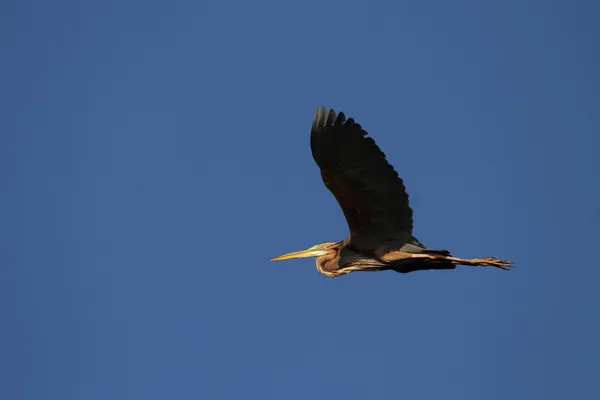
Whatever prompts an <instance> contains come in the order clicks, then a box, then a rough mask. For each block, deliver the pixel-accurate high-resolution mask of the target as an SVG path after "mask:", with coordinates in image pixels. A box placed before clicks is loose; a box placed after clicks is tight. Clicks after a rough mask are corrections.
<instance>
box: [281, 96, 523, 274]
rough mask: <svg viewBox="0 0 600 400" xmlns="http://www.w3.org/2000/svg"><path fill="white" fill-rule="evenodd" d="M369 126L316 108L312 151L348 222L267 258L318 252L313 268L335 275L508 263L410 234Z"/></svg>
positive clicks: (405, 210)
mask: <svg viewBox="0 0 600 400" xmlns="http://www.w3.org/2000/svg"><path fill="white" fill-rule="evenodd" d="M367 135H368V134H367V132H366V131H365V130H364V129H362V127H361V126H360V124H358V123H356V122H355V121H354V120H353V119H352V118H349V119H347V120H346V117H345V116H344V113H343V112H340V113H339V114H337V113H336V112H335V111H334V110H330V111H327V108H325V107H321V108H317V111H316V112H315V116H314V118H313V122H312V129H311V133H310V147H311V150H312V155H313V158H314V160H315V162H316V163H317V165H318V166H319V168H320V170H321V177H322V178H323V182H324V183H325V186H326V187H327V188H328V189H329V190H330V191H331V192H332V193H333V195H334V196H335V198H336V199H337V201H338V203H339V205H340V207H341V208H342V211H343V212H344V216H345V217H346V221H347V223H348V226H349V228H350V236H348V237H347V238H346V239H344V240H342V241H340V242H325V243H321V244H317V245H315V246H312V247H310V248H308V249H306V250H300V251H296V252H293V253H287V254H283V255H281V256H278V257H273V258H272V259H271V260H273V261H276V260H287V259H290V258H301V257H317V259H316V264H317V270H318V271H319V272H320V273H322V274H323V275H325V276H327V277H330V278H334V277H336V276H340V275H344V274H347V273H350V272H354V271H383V270H393V271H396V272H400V273H408V272H412V271H419V270H442V269H446V270H447V269H454V268H455V267H456V265H472V266H492V267H497V268H501V269H510V268H511V267H512V266H513V263H512V262H510V261H503V260H499V259H497V258H496V257H487V258H473V259H465V258H457V257H453V256H451V254H450V252H449V251H447V250H433V249H428V248H427V247H425V246H424V245H423V244H422V243H421V242H419V241H418V240H417V239H416V238H415V237H414V236H413V235H412V230H413V211H412V208H411V207H410V205H409V202H408V194H407V193H406V188H405V187H404V182H403V181H402V179H401V178H400V177H399V176H398V173H397V172H396V171H395V170H394V168H393V167H392V166H391V165H390V164H389V163H388V162H387V160H386V158H385V154H384V153H383V152H382V151H381V150H380V149H379V147H378V146H377V144H375V141H374V140H373V139H372V138H370V137H367Z"/></svg>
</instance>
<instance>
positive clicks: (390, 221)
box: [310, 107, 413, 252]
mask: <svg viewBox="0 0 600 400" xmlns="http://www.w3.org/2000/svg"><path fill="white" fill-rule="evenodd" d="M310 145H311V149H312V154H313V157H314V159H315V161H316V163H317V165H318V166H319V168H320V169H321V177H322V178H323V181H324V183H325V186H327V188H328V189H329V190H330V191H331V192H332V193H333V195H334V196H335V198H336V199H337V201H338V203H339V204H340V207H341V208H342V210H343V212H344V215H345V217H346V221H347V222H348V226H349V228H350V240H351V244H352V245H353V246H354V247H355V248H357V249H359V250H360V251H365V252H368V251H375V250H376V249H377V248H379V247H380V246H381V245H382V244H383V243H388V242H395V243H396V244H398V243H404V242H407V241H408V240H410V238H412V228H413V211H412V209H411V208H410V206H409V203H408V194H407V193H406V188H405V187H404V183H403V182H402V179H401V178H400V177H399V176H398V173H397V172H396V171H395V170H394V168H393V167H392V166H391V165H390V164H389V163H388V162H387V160H386V158H385V154H384V153H383V152H382V151H381V150H380V149H379V147H378V146H377V145H376V144H375V141H374V140H373V139H371V138H370V137H367V132H365V131H364V130H363V129H362V128H361V126H360V125H359V124H357V123H356V122H354V120H353V119H352V118H349V119H348V120H346V117H345V116H344V113H342V112H340V113H339V114H336V112H335V111H334V110H330V111H329V112H328V111H327V109H326V108H325V107H322V108H317V111H316V113H315V117H314V119H313V123H312V130H311V137H310Z"/></svg>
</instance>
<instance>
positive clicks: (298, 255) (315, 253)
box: [271, 247, 327, 261]
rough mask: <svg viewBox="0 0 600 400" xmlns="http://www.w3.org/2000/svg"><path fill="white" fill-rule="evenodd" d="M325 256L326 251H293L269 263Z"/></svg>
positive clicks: (274, 258) (314, 249) (272, 259)
mask: <svg viewBox="0 0 600 400" xmlns="http://www.w3.org/2000/svg"><path fill="white" fill-rule="evenodd" d="M325 254H327V251H326V250H323V249H320V248H315V247H311V248H310V249H306V250H300V251H294V252H293V253H287V254H282V255H280V256H277V257H273V258H271V261H280V260H289V259H290V258H304V257H319V256H322V255H325Z"/></svg>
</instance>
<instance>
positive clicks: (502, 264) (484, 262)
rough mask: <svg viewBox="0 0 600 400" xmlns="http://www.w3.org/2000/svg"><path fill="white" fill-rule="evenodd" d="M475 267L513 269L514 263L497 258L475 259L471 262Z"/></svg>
mask: <svg viewBox="0 0 600 400" xmlns="http://www.w3.org/2000/svg"><path fill="white" fill-rule="evenodd" d="M470 261H471V262H472V263H473V265H481V266H490V267H497V268H502V269H511V268H512V267H513V266H514V263H513V262H511V261H505V260H499V259H498V258H496V257H486V258H473V259H471V260H470Z"/></svg>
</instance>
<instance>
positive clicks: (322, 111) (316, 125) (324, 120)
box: [312, 106, 346, 130]
mask: <svg viewBox="0 0 600 400" xmlns="http://www.w3.org/2000/svg"><path fill="white" fill-rule="evenodd" d="M344 122H346V116H345V115H344V113H343V112H340V113H339V114H338V113H336V112H335V110H334V109H333V108H332V109H330V110H327V107H325V106H321V107H318V106H317V108H316V110H315V115H314V117H313V122H312V129H313V130H318V129H321V128H324V127H326V126H333V125H342V124H343V123H344Z"/></svg>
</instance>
